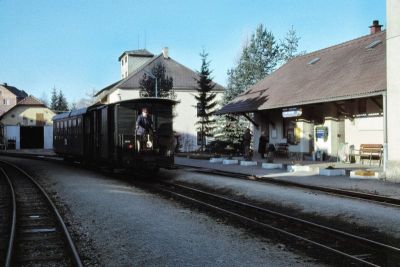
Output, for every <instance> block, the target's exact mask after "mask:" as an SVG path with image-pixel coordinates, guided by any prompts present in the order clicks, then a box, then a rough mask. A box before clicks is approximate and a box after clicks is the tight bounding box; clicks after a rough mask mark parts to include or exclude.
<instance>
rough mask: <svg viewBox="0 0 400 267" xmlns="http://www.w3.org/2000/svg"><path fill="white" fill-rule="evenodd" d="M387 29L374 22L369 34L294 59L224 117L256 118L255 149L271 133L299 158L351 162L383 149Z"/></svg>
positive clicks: (230, 106)
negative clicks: (364, 149) (367, 149)
mask: <svg viewBox="0 0 400 267" xmlns="http://www.w3.org/2000/svg"><path fill="white" fill-rule="evenodd" d="M381 26H382V25H379V22H378V21H374V23H373V25H372V26H371V27H370V28H371V31H370V34H369V35H366V36H363V37H360V38H357V39H354V40H351V41H348V42H345V43H342V44H338V45H335V46H332V47H328V48H325V49H322V50H319V51H315V52H312V53H309V54H306V55H303V56H299V57H296V58H294V59H292V60H290V61H289V62H287V63H286V64H284V65H283V66H281V67H280V68H279V69H277V70H276V71H275V72H273V73H272V74H270V75H269V76H267V77H266V78H264V79H263V80H262V81H260V82H259V83H257V84H255V85H254V86H252V87H251V88H249V90H247V91H246V92H244V93H243V94H241V95H239V96H238V97H237V98H236V99H234V100H233V101H232V102H230V103H229V104H228V105H226V106H225V107H223V108H222V109H221V110H219V111H218V113H219V114H224V113H235V114H249V113H250V114H252V116H253V126H254V127H253V132H254V140H253V144H254V147H255V148H257V147H258V139H259V137H260V135H261V133H263V132H265V134H266V135H267V136H268V139H269V142H270V143H271V144H275V145H276V147H286V148H287V152H288V153H289V154H290V155H292V156H293V157H294V158H295V159H315V158H316V157H317V158H318V159H324V158H331V159H332V158H333V159H337V158H340V159H345V157H346V155H349V153H350V152H351V150H352V149H354V150H357V149H359V148H360V145H361V144H381V145H383V144H384V136H385V127H384V96H385V94H386V32H385V31H381ZM281 145H285V146H281ZM255 154H256V156H258V154H257V153H255Z"/></svg>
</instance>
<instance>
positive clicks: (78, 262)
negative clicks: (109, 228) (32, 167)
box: [0, 160, 83, 267]
mask: <svg viewBox="0 0 400 267" xmlns="http://www.w3.org/2000/svg"><path fill="white" fill-rule="evenodd" d="M0 162H1V163H3V164H6V165H8V166H11V167H13V168H15V169H17V170H18V171H19V172H21V173H22V174H24V175H25V177H27V178H28V179H29V180H30V181H31V182H32V183H33V184H34V185H35V186H36V187H37V188H38V189H39V191H40V192H41V194H42V195H43V196H44V197H45V199H46V200H47V203H48V204H49V205H50V207H51V209H52V211H53V212H54V214H55V215H56V217H57V221H58V223H59V224H60V226H61V228H62V230H63V234H64V237H65V238H66V240H67V243H68V247H69V250H70V252H71V254H72V256H73V261H74V264H75V266H77V267H83V264H82V261H81V259H80V257H79V254H78V251H77V249H76V247H75V244H74V242H73V240H72V237H71V235H70V233H69V231H68V229H67V226H66V225H65V223H64V220H63V219H62V217H61V215H60V213H59V212H58V210H57V208H56V206H55V205H54V203H53V201H52V200H51V198H50V197H49V195H48V194H47V193H46V191H45V190H44V189H43V187H42V186H41V185H40V184H39V183H38V182H36V180H35V179H34V178H33V177H32V176H31V175H29V174H28V173H27V172H25V171H24V170H23V169H21V168H20V167H18V166H17V165H15V164H13V163H10V162H7V161H4V160H0Z"/></svg>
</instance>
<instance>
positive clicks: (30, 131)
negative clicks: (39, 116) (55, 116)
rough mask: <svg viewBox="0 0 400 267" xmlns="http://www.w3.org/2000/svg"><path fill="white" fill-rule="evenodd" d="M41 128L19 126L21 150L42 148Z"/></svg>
mask: <svg viewBox="0 0 400 267" xmlns="http://www.w3.org/2000/svg"><path fill="white" fill-rule="evenodd" d="M43 136H44V135H43V126H21V131H20V137H21V149H24V148H43Z"/></svg>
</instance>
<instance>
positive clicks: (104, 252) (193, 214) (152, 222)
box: [2, 157, 321, 266]
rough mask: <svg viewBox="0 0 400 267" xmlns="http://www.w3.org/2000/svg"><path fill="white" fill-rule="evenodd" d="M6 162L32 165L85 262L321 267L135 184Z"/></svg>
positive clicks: (43, 164)
mask: <svg viewBox="0 0 400 267" xmlns="http://www.w3.org/2000/svg"><path fill="white" fill-rule="evenodd" d="M2 158H5V157H2ZM7 160H9V161H13V162H16V163H17V164H18V165H20V166H21V167H25V168H27V169H28V171H29V172H30V173H31V174H32V175H33V176H34V177H37V178H38V180H39V181H40V183H41V184H42V185H44V186H45V187H46V190H47V191H49V192H50V193H52V195H53V198H55V199H57V203H58V205H59V206H60V207H61V208H62V210H63V212H64V216H66V217H67V222H69V223H70V224H71V225H70V226H69V227H70V229H71V230H72V232H73V236H75V237H76V238H78V239H79V241H78V244H77V246H78V250H79V252H80V253H81V254H84V255H83V256H84V261H85V264H86V265H89V266H90V265H100V266H216V265H218V266H321V264H318V263H315V262H314V261H313V260H312V259H310V258H308V257H306V256H304V255H301V256H300V255H296V254H295V253H293V252H290V251H287V250H286V249H285V246H283V245H281V244H271V243H268V242H267V241H266V240H263V239H261V238H258V237H255V236H254V235H252V234H249V233H248V232H247V231H246V230H244V229H238V228H235V227H233V226H229V225H225V224H223V223H222V222H219V221H218V219H215V218H212V217H209V216H207V215H206V214H203V213H199V212H197V211H192V210H190V209H188V208H187V207H184V206H183V205H181V204H178V203H176V202H175V201H173V200H169V199H165V198H164V197H160V196H158V195H156V194H152V193H149V192H146V191H143V190H141V189H138V188H136V187H134V186H133V185H132V183H131V182H130V181H124V180H116V179H113V178H110V177H107V175H106V174H99V173H97V172H93V171H89V170H82V169H80V168H77V167H73V166H68V165H64V164H58V163H51V162H45V161H35V160H26V159H16V158H7ZM173 175H177V176H178V179H179V177H180V176H181V174H179V173H176V174H175V173H173Z"/></svg>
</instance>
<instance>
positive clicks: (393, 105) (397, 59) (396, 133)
mask: <svg viewBox="0 0 400 267" xmlns="http://www.w3.org/2000/svg"><path fill="white" fill-rule="evenodd" d="M399 14H400V1H399V0H387V1H386V17H387V27H386V29H387V31H386V41H387V43H386V59H387V60H386V62H387V129H388V132H387V137H388V160H389V161H388V166H387V168H386V176H387V178H389V179H396V180H397V181H399V180H400V178H399V177H400V149H399V148H400V116H399V113H400V105H399V99H400V79H399V73H400V53H399V51H400V16H399Z"/></svg>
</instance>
